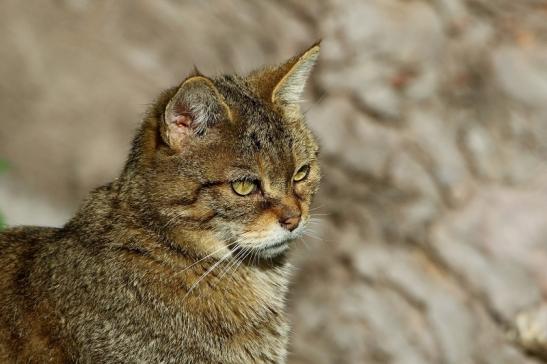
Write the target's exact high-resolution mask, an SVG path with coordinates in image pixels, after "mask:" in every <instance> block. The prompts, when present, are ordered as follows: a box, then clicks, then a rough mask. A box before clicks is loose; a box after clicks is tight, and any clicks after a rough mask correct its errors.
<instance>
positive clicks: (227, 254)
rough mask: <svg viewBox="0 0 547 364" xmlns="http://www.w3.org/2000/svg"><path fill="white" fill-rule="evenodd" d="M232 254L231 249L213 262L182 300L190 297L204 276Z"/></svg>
mask: <svg viewBox="0 0 547 364" xmlns="http://www.w3.org/2000/svg"><path fill="white" fill-rule="evenodd" d="M230 254H232V252H231V251H229V252H228V253H226V255H224V256H223V257H222V258H221V259H220V260H219V261H218V262H216V263H215V264H213V265H212V266H211V268H209V269H208V270H207V271H206V272H205V273H203V274H202V275H201V277H199V279H198V280H197V281H196V282H195V283H194V284H192V286H191V287H190V289H189V290H188V292H186V294H185V295H184V297H182V300H183V301H184V300H185V299H186V297H188V295H189V294H190V292H192V291H193V290H194V288H196V287H197V285H198V284H199V282H201V281H202V280H203V278H205V277H206V276H207V275H208V274H209V273H211V272H212V271H213V269H215V268H216V267H217V266H218V265H219V264H220V263H222V262H223V261H224V259H226V258H227V257H228V256H230Z"/></svg>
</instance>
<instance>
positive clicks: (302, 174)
mask: <svg viewBox="0 0 547 364" xmlns="http://www.w3.org/2000/svg"><path fill="white" fill-rule="evenodd" d="M309 172H310V166H309V165H307V164H306V165H303V166H302V167H300V168H299V169H298V171H296V174H295V175H294V177H293V180H294V181H295V182H299V181H302V180H303V179H304V178H306V177H308V173H309Z"/></svg>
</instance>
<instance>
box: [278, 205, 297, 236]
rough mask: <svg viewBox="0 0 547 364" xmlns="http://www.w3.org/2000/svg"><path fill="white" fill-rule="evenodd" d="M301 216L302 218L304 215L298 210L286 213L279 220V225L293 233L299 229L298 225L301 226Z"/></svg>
mask: <svg viewBox="0 0 547 364" xmlns="http://www.w3.org/2000/svg"><path fill="white" fill-rule="evenodd" d="M301 216H302V213H301V212H300V210H297V211H294V210H293V211H290V212H287V213H284V214H283V215H282V216H281V217H280V218H279V223H280V224H281V226H282V227H284V228H285V229H287V230H289V231H293V230H294V229H296V228H297V227H298V224H300V218H301Z"/></svg>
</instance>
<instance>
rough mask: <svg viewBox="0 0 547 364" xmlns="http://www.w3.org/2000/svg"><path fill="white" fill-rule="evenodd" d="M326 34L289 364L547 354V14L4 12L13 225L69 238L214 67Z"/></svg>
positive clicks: (511, 359)
mask: <svg viewBox="0 0 547 364" xmlns="http://www.w3.org/2000/svg"><path fill="white" fill-rule="evenodd" d="M318 38H322V39H323V43H322V45H323V47H322V53H321V56H320V61H319V64H318V67H317V69H316V72H315V73H314V74H313V78H312V80H311V82H310V85H309V88H308V96H307V100H308V102H307V104H306V105H304V108H305V109H306V110H308V109H309V111H308V113H307V117H308V122H309V125H310V126H311V127H312V129H313V130H314V131H315V132H316V134H317V136H318V137H319V139H320V141H321V145H322V163H323V170H324V182H323V185H322V188H321V191H320V193H319V195H318V198H317V204H316V207H317V210H316V212H317V214H318V217H320V218H322V223H321V224H320V225H318V226H317V228H316V231H315V233H314V235H316V238H309V239H307V242H306V245H303V244H302V245H299V246H298V247H297V248H296V250H295V253H294V257H293V260H294V261H295V263H296V265H297V266H298V270H297V271H296V274H295V277H294V286H293V288H292V293H291V297H290V315H291V320H292V322H293V334H292V338H291V348H290V351H291V355H290V360H289V363H292V364H323V363H324V364H326V363H341V364H344V363H371V364H376V363H378V364H380V363H401V364H406V363H417V364H420V363H439V364H445V363H446V364H452V363H453V364H466V363H478V364H500V363H502V364H503V363H507V364H515V363H542V362H545V361H542V360H546V359H545V358H547V309H546V308H545V306H544V304H543V302H545V299H546V297H547V213H546V212H547V159H546V157H547V1H539V0H536V1H534V0H518V1H515V0H496V1H494V0H490V1H489V0H367V1H359V0H346V1H341V0H319V1H298V0H286V1H245V0H236V1H227V0H226V1H208V0H204V1H169V0H155V1H145V0H132V1H130V0H119V1H90V0H43V1H37V0H36V1H17V0H1V1H0V78H1V82H0V110H1V113H2V115H1V117H0V160H2V161H7V163H8V165H9V167H8V169H7V170H5V171H3V170H4V169H5V168H4V166H3V164H4V163H3V162H2V163H1V164H2V167H1V168H0V170H2V171H3V172H2V175H1V176H0V213H2V214H3V216H4V217H5V219H6V221H7V223H8V224H9V225H17V224H33V225H55V226H60V225H62V224H63V223H64V222H65V221H66V220H67V219H68V218H69V217H70V216H71V214H72V213H73V212H74V211H75V209H76V208H77V206H78V204H79V203H80V201H81V200H82V198H83V197H84V196H85V195H86V193H87V192H88V191H89V190H90V189H91V188H93V187H95V186H98V185H100V184H103V183H106V182H108V181H110V180H112V179H113V178H115V176H116V175H117V174H118V172H119V171H120V169H121V167H122V164H123V162H124V159H125V157H126V154H127V152H128V149H129V143H130V140H131V138H132V135H133V132H134V130H135V129H136V127H137V126H138V124H139V122H140V118H141V116H142V115H143V112H144V111H145V109H146V107H147V104H148V103H150V102H151V101H152V100H153V98H154V97H155V96H156V95H157V94H158V92H159V91H160V90H162V89H164V88H167V87H169V86H172V85H174V84H176V83H177V82H178V81H180V80H181V79H183V78H184V77H185V75H186V74H187V73H189V72H190V70H191V69H192V67H193V65H194V64H196V65H197V66H199V68H200V70H201V71H202V72H203V73H205V74H214V73H220V72H222V73H224V72H226V73H228V72H245V71H249V70H251V69H252V68H254V67H257V66H259V65H261V64H264V63H278V62H281V61H283V60H285V59H286V58H288V57H290V56H292V55H293V54H296V52H298V51H301V50H303V49H305V48H306V47H308V46H309V45H310V44H312V43H313V42H315V41H316V40H317V39H318ZM542 358H543V359H542Z"/></svg>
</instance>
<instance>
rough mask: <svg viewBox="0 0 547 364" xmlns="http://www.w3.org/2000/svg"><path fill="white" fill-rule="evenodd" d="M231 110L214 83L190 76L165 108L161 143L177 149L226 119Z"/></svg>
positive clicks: (206, 79) (203, 78)
mask: <svg viewBox="0 0 547 364" xmlns="http://www.w3.org/2000/svg"><path fill="white" fill-rule="evenodd" d="M229 115H230V111H229V108H228V106H227V105H226V103H225V102H224V101H223V98H222V96H221V95H220V93H219V92H218V90H217V89H216V87H215V86H214V85H213V83H212V82H211V81H210V80H209V79H208V78H206V77H204V76H201V75H199V76H190V77H189V78H187V79H186V80H185V81H184V82H183V83H182V85H181V86H180V87H179V89H178V90H177V92H176V93H175V95H174V96H173V97H172V98H171V100H170V101H169V103H168V104H167V107H166V108H165V112H164V116H163V119H164V120H163V123H162V128H161V134H162V137H163V139H164V141H165V142H166V143H167V144H168V145H169V146H170V147H171V148H172V149H175V150H180V149H181V148H182V147H183V145H184V143H185V141H186V140H187V139H188V138H190V137H192V136H199V135H203V134H204V133H205V132H206V130H207V128H209V127H211V126H213V125H214V124H216V123H217V122H219V121H221V120H222V119H225V118H229Z"/></svg>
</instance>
